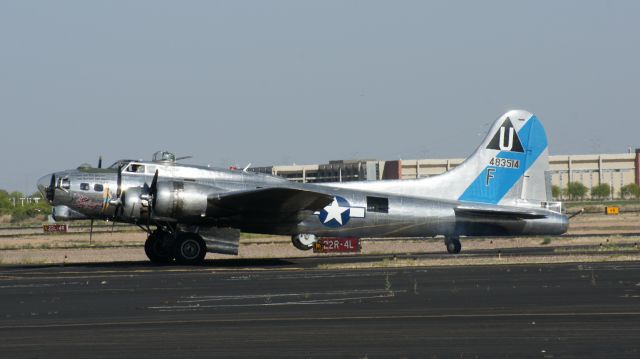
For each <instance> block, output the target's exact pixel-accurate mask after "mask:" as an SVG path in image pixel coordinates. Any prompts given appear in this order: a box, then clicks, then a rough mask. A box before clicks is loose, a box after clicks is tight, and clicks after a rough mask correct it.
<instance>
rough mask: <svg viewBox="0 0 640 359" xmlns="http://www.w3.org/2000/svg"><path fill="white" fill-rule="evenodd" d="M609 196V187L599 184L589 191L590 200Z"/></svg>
mask: <svg viewBox="0 0 640 359" xmlns="http://www.w3.org/2000/svg"><path fill="white" fill-rule="evenodd" d="M610 195H611V186H609V185H608V184H606V183H601V184H599V185H597V186H595V187H593V188H592V189H591V198H595V199H604V198H609V196H610Z"/></svg>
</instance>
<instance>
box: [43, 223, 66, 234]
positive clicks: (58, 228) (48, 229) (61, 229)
mask: <svg viewBox="0 0 640 359" xmlns="http://www.w3.org/2000/svg"><path fill="white" fill-rule="evenodd" d="M67 229H69V227H68V226H67V225H66V224H43V225H42V230H43V231H44V233H67Z"/></svg>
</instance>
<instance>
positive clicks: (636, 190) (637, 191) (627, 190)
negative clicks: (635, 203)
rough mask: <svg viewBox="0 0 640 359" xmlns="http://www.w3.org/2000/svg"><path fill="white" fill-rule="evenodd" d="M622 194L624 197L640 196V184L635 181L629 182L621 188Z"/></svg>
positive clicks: (636, 197)
mask: <svg viewBox="0 0 640 359" xmlns="http://www.w3.org/2000/svg"><path fill="white" fill-rule="evenodd" d="M620 196H621V197H622V198H635V199H638V198H640V186H638V185H637V184H635V183H629V184H628V185H624V186H622V188H620Z"/></svg>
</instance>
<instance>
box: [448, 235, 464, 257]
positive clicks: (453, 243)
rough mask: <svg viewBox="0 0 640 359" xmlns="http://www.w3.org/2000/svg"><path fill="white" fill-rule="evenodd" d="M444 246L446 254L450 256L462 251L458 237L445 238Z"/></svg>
mask: <svg viewBox="0 0 640 359" xmlns="http://www.w3.org/2000/svg"><path fill="white" fill-rule="evenodd" d="M444 245H445V246H446V247H447V252H449V253H451V254H458V253H460V251H461V250H462V244H461V243H460V238H459V237H445V239H444Z"/></svg>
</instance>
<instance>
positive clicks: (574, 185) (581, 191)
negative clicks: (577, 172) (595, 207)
mask: <svg viewBox="0 0 640 359" xmlns="http://www.w3.org/2000/svg"><path fill="white" fill-rule="evenodd" d="M586 194H587V186H585V185H583V184H582V183H581V182H569V183H568V184H567V195H568V196H569V198H570V199H572V200H577V199H580V200H582V199H584V196H585V195H586Z"/></svg>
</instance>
